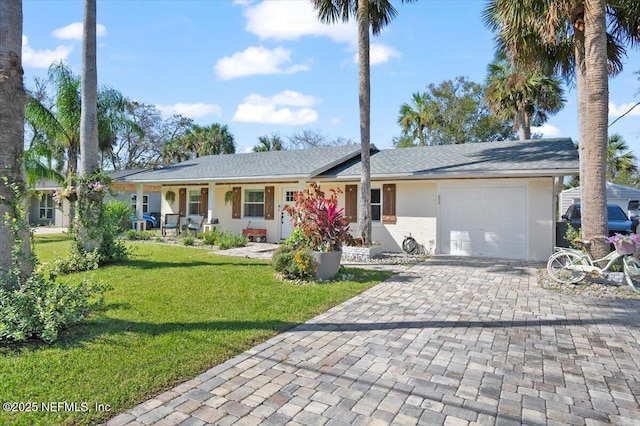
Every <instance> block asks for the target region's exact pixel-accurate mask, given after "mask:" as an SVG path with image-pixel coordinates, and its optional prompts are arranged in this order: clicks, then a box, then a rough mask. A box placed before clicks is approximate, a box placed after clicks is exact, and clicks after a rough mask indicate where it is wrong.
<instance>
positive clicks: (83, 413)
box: [0, 235, 388, 425]
mask: <svg viewBox="0 0 640 426" xmlns="http://www.w3.org/2000/svg"><path fill="white" fill-rule="evenodd" d="M34 247H35V251H36V253H37V254H38V256H39V258H40V259H41V260H43V261H46V260H51V259H54V258H56V257H59V256H64V255H65V254H66V252H67V250H68V248H69V241H68V240H67V239H66V237H62V236H60V235H53V236H51V235H48V236H43V237H38V238H36V241H35V243H34ZM132 248H133V253H134V254H133V256H132V259H131V260H130V261H129V262H127V263H123V264H119V265H112V266H108V267H104V268H101V269H100V270H97V271H90V272H87V273H81V274H72V275H69V276H66V277H63V278H61V279H65V280H70V281H78V280H79V279H80V278H81V277H86V276H91V277H93V278H94V279H96V280H100V281H102V282H105V283H108V284H110V285H111V286H112V287H113V290H112V291H110V292H108V293H107V295H106V307H105V309H104V310H103V311H101V312H97V313H95V314H94V315H92V316H91V318H89V319H88V320H87V321H85V322H84V323H82V324H81V325H78V326H75V327H73V328H71V329H69V330H66V331H64V332H63V333H61V336H60V340H59V341H58V342H56V343H54V344H52V345H46V344H39V343H35V342H34V343H29V344H21V345H14V346H9V347H7V346H2V347H0V401H2V402H3V403H4V402H7V401H13V402H16V403H23V404H27V405H26V406H20V407H19V408H32V409H33V408H37V409H38V412H36V413H15V412H6V411H2V412H0V424H3V425H4V424H8V425H51V424H94V423H97V422H100V421H104V420H106V419H108V418H109V417H112V416H114V415H116V414H117V413H119V412H121V411H123V410H125V409H126V408H130V407H133V406H135V405H136V404H138V403H140V402H142V401H145V400H146V399H148V398H150V397H152V396H154V395H156V394H158V393H161V392H162V391H164V390H166V389H169V388H171V387H173V386H175V385H176V384H178V383H180V382H182V381H185V380H188V379H190V378H192V377H194V376H196V375H197V374H199V373H201V372H203V371H205V370H207V369H208V368H210V367H212V366H214V365H216V364H219V363H221V362H223V361H224V360H226V359H229V358H231V357H233V356H234V355H236V354H238V353H241V352H242V351H244V350H246V349H248V348H250V347H251V346H254V345H256V344H257V343H259V342H262V341H264V340H266V339H268V338H270V337H272V336H274V335H276V334H278V333H280V332H282V331H283V330H287V329H289V328H291V327H292V326H294V325H296V324H298V323H301V322H304V321H305V320H307V319H309V318H311V317H313V316H314V315H316V314H318V313H321V312H323V311H325V310H327V309H328V308H329V307H331V306H334V305H336V304H338V303H340V302H342V301H344V300H347V299H349V298H350V297H352V296H354V295H355V294H357V293H359V292H361V291H363V290H365V289H367V288H369V287H371V286H372V285H374V284H376V283H377V282H379V281H381V280H383V279H385V278H386V277H387V276H388V275H387V274H385V273H380V272H374V271H363V270H350V271H349V272H350V273H355V274H356V275H355V276H356V278H355V279H354V281H349V282H335V283H328V284H309V285H295V284H291V283H284V282H280V281H278V280H276V279H275V278H274V276H273V270H272V269H271V267H270V266H269V264H268V263H267V262H263V261H254V260H247V259H242V258H232V257H227V256H216V255H214V254H210V252H208V251H207V250H202V249H195V248H190V247H180V246H169V245H160V244H148V243H140V244H135V243H133V244H132ZM58 402H60V403H65V402H66V403H67V404H70V403H75V404H76V405H75V406H69V405H67V406H66V407H65V406H64V405H62V404H57V403H58ZM31 403H35V404H31ZM43 403H46V404H44V407H43ZM50 403H55V404H50ZM83 403H84V404H86V405H84V404H83ZM96 404H103V405H108V406H110V407H111V409H110V411H109V412H98V411H96V410H95V405H96ZM43 408H49V409H51V408H55V409H58V410H62V411H57V412H46V413H44V412H42V409H43ZM85 408H86V410H85Z"/></svg>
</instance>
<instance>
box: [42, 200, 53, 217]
mask: <svg viewBox="0 0 640 426" xmlns="http://www.w3.org/2000/svg"><path fill="white" fill-rule="evenodd" d="M39 214H40V219H47V220H53V194H42V197H40V213H39Z"/></svg>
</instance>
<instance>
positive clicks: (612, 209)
mask: <svg viewBox="0 0 640 426" xmlns="http://www.w3.org/2000/svg"><path fill="white" fill-rule="evenodd" d="M607 217H608V222H607V228H608V230H609V235H613V234H631V233H634V232H636V229H637V227H638V219H634V220H630V219H629V218H628V217H627V214H626V213H625V212H624V210H622V208H621V207H620V206H618V205H616V204H607ZM562 219H563V220H565V221H567V222H569V223H571V225H573V226H574V227H575V228H579V227H580V226H581V225H582V215H581V213H580V204H572V205H571V206H570V207H569V208H568V209H567V212H566V213H565V214H563V215H562Z"/></svg>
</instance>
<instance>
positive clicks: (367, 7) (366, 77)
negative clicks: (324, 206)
mask: <svg viewBox="0 0 640 426" xmlns="http://www.w3.org/2000/svg"><path fill="white" fill-rule="evenodd" d="M412 1H414V0H402V2H403V3H410V2H412ZM311 2H312V3H313V6H314V8H315V9H316V10H317V12H318V18H319V19H320V21H322V22H324V23H331V24H333V23H335V22H338V21H343V22H347V21H348V20H349V19H351V18H356V19H357V21H358V62H359V78H358V80H359V85H358V86H359V90H358V93H359V95H358V96H359V105H360V147H361V152H360V159H361V167H362V173H361V175H360V197H359V203H358V228H359V229H358V233H359V235H360V237H361V238H362V239H363V241H364V242H365V243H366V244H369V243H371V161H370V154H371V153H370V150H371V141H370V139H371V82H370V67H369V30H371V32H372V33H373V35H374V36H375V35H378V34H380V31H381V30H382V29H383V28H384V27H385V26H387V24H389V22H391V20H392V19H393V18H394V17H395V16H396V14H397V12H396V9H395V8H394V7H393V5H392V4H391V2H390V1H389V0H311Z"/></svg>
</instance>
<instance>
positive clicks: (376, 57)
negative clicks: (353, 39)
mask: <svg viewBox="0 0 640 426" xmlns="http://www.w3.org/2000/svg"><path fill="white" fill-rule="evenodd" d="M401 56H402V54H401V53H400V52H398V50H397V49H396V48H395V47H391V46H387V45H385V44H381V43H373V44H371V45H370V46H369V65H379V64H384V63H385V62H389V60H390V59H391V58H400V57H401ZM353 62H355V63H356V64H357V63H358V53H357V52H356V53H355V54H354V55H353Z"/></svg>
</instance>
